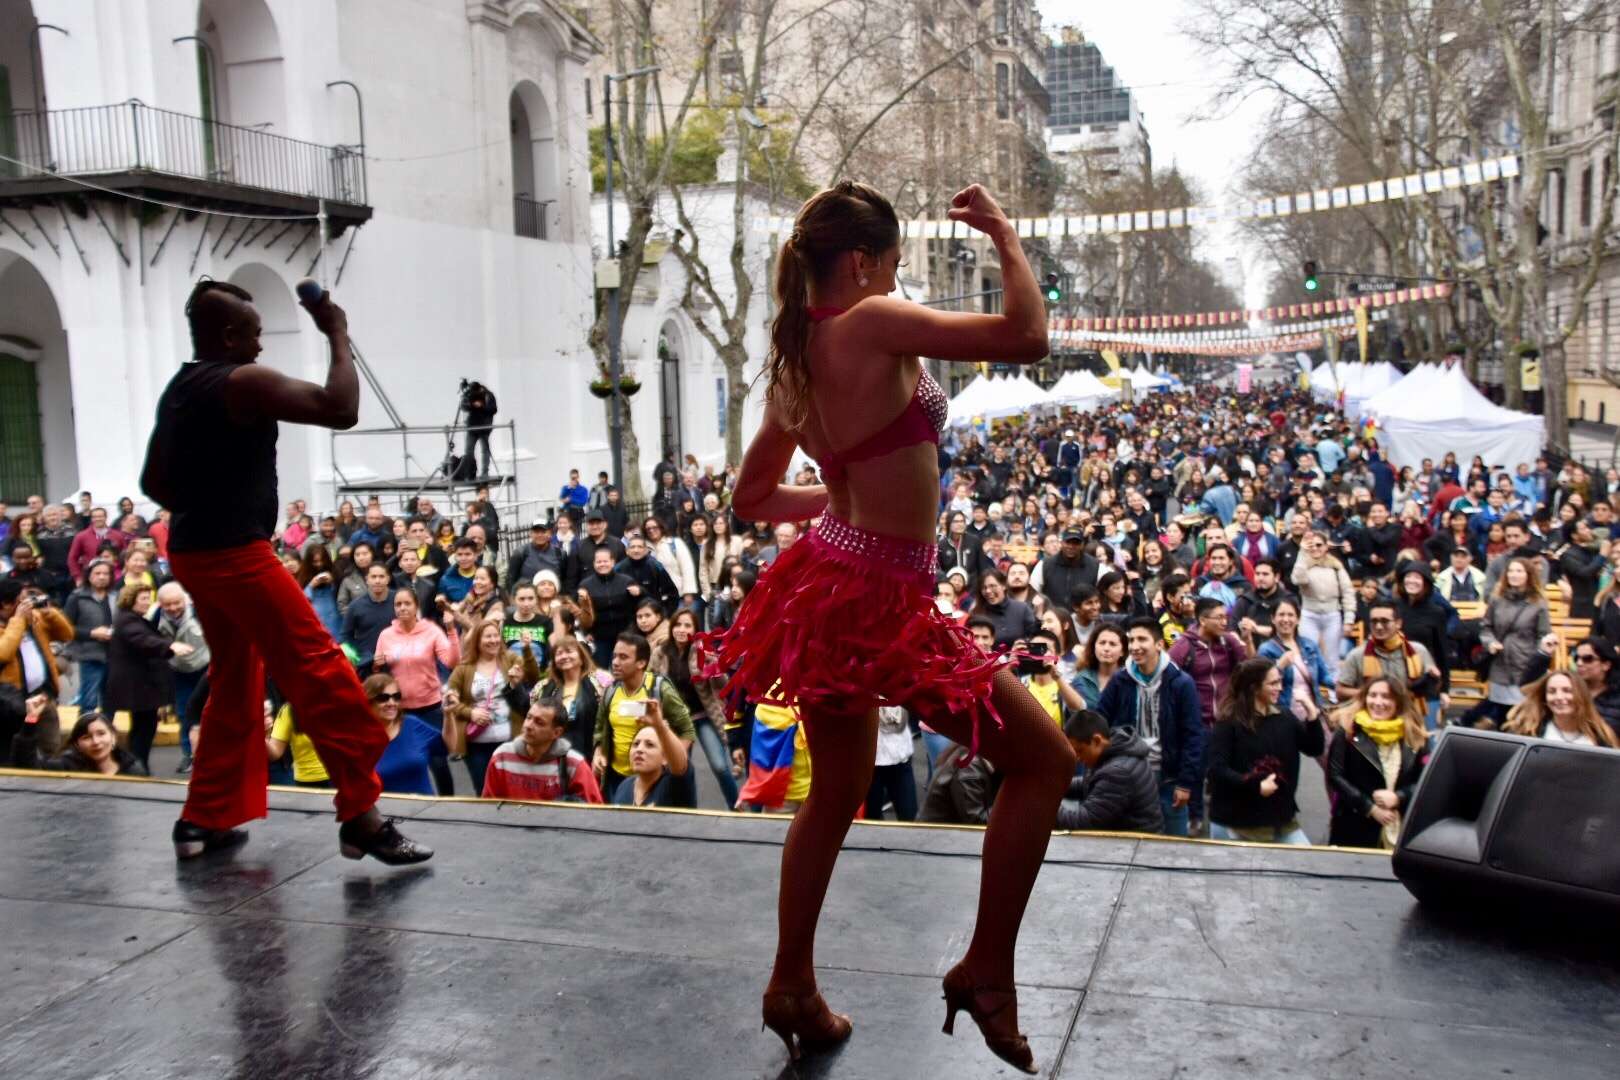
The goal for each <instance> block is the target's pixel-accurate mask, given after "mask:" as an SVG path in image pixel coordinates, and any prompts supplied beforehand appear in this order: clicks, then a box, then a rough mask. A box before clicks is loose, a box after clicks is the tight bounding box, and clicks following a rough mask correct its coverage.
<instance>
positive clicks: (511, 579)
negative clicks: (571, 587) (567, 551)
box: [506, 518, 562, 589]
mask: <svg viewBox="0 0 1620 1080" xmlns="http://www.w3.org/2000/svg"><path fill="white" fill-rule="evenodd" d="M542 570H550V571H551V572H552V573H553V574H556V575H557V577H558V580H559V582H560V581H561V578H562V555H561V553H560V552H558V550H557V548H556V546H555V545H554V544H552V542H551V522H550V521H548V520H547V519H545V518H535V519H534V521H533V522H531V523H530V524H529V542H528V543H527V544H525V545H524V546H523V547H522V548H519V549H518V550H517V551H515V552H513V553H512V558H511V559H510V560H508V562H507V565H506V587H507V588H508V589H515V588H517V587H518V585H519V584H520V583H521V582H525V581H533V580H534V575H536V574H538V573H539V572H540V571H542Z"/></svg>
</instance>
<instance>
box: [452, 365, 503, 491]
mask: <svg viewBox="0 0 1620 1080" xmlns="http://www.w3.org/2000/svg"><path fill="white" fill-rule="evenodd" d="M461 410H462V412H464V413H466V414H467V446H466V449H465V450H463V451H462V455H461V458H462V470H464V471H465V476H459V475H458V477H457V479H470V478H471V477H472V476H473V475H474V474H473V473H472V471H471V470H472V469H473V468H474V467H475V464H474V462H475V458H474V457H473V448H474V447H476V446H479V445H482V446H483V448H484V469H483V472H481V473H477V474H476V475H479V476H488V475H489V473H490V451H489V432H490V428H491V426H492V425H493V424H494V423H495V414H496V413H497V412H499V411H500V406H499V405H498V404H497V403H496V401H495V394H494V392H493V391H491V390H490V389H489V387H487V386H485V385H484V384H483V383H481V382H475V381H469V380H467V379H462V380H461Z"/></svg>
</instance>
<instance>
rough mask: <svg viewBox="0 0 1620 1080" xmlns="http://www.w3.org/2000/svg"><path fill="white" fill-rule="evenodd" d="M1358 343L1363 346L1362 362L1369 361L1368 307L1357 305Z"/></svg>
mask: <svg viewBox="0 0 1620 1080" xmlns="http://www.w3.org/2000/svg"><path fill="white" fill-rule="evenodd" d="M1356 344H1357V345H1358V346H1360V348H1361V362H1362V363H1363V364H1365V363H1366V362H1367V308H1366V306H1365V305H1362V304H1357V305H1356Z"/></svg>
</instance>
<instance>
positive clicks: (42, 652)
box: [0, 578, 74, 754]
mask: <svg viewBox="0 0 1620 1080" xmlns="http://www.w3.org/2000/svg"><path fill="white" fill-rule="evenodd" d="M73 636H74V634H73V624H72V623H70V622H68V620H67V618H66V617H65V616H64V615H63V614H62V613H61V612H60V611H57V610H56V609H55V608H54V607H52V606H51V601H50V597H48V596H46V595H45V592H44V591H43V590H42V589H40V588H39V587H38V586H33V585H29V586H25V585H24V584H23V583H22V582H20V581H17V580H15V579H13V578H7V579H4V580H0V685H8V686H13V687H16V689H17V690H18V691H19V692H20V693H21V694H22V695H23V697H24V698H31V697H34V696H35V695H38V694H43V695H45V698H46V702H47V705H46V708H45V710H44V712H43V713H42V714H41V716H40V718H39V720H38V723H39V725H40V726H39V728H38V729H37V730H38V732H39V736H40V741H41V745H42V746H43V747H44V750H45V752H46V753H48V754H50V753H55V752H56V748H57V746H58V745H59V744H60V742H61V722H60V721H59V720H58V719H57V716H56V704H55V703H56V701H57V699H58V697H59V696H60V695H61V688H62V676H61V674H60V672H59V671H58V670H57V667H56V654H55V653H54V652H53V651H52V649H51V646H52V645H53V644H57V643H61V644H66V643H67V642H69V641H72V640H73Z"/></svg>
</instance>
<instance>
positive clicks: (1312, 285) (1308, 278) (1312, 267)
mask: <svg viewBox="0 0 1620 1080" xmlns="http://www.w3.org/2000/svg"><path fill="white" fill-rule="evenodd" d="M1317 285H1318V282H1317V280H1316V260H1315V259H1306V260H1305V291H1306V292H1315V291H1316V289H1317Z"/></svg>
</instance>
